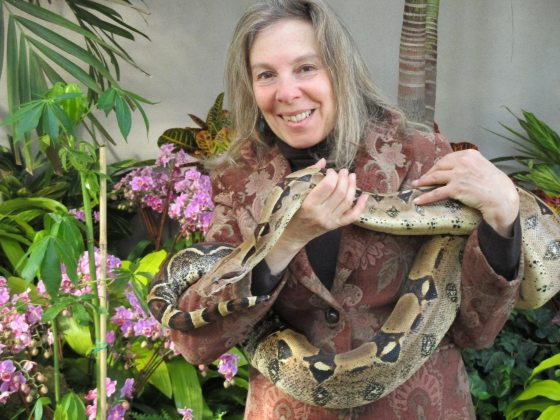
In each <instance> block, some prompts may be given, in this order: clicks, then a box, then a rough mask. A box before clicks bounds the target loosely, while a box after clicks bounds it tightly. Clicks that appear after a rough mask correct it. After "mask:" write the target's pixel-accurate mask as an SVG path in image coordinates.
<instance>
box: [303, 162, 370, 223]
mask: <svg viewBox="0 0 560 420" xmlns="http://www.w3.org/2000/svg"><path fill="white" fill-rule="evenodd" d="M356 190H357V187H356V174H353V173H352V174H350V173H349V171H348V170H347V169H341V170H340V171H339V172H336V171H335V170H334V169H327V171H326V173H325V177H324V178H323V179H322V180H321V182H319V184H317V186H316V187H315V188H313V190H312V191H311V192H310V193H309V195H308V196H307V198H306V199H305V200H304V202H303V204H302V207H301V209H302V210H303V211H304V212H305V217H306V218H309V219H310V220H313V222H312V223H315V224H317V225H318V226H320V227H321V229H322V230H324V231H328V230H332V229H336V228H338V227H340V226H345V225H347V224H350V223H352V222H354V221H355V220H356V219H357V218H358V217H359V214H360V213H361V211H363V209H364V207H365V198H364V199H362V200H357V201H355V195H356Z"/></svg>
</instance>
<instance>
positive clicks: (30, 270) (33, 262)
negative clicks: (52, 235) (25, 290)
mask: <svg viewBox="0 0 560 420" xmlns="http://www.w3.org/2000/svg"><path fill="white" fill-rule="evenodd" d="M48 245H49V240H48V238H47V237H45V232H44V231H41V232H39V233H37V236H36V237H35V240H34V241H33V244H31V246H30V247H29V250H28V251H27V254H28V255H29V258H28V259H27V262H26V263H25V266H24V267H23V269H22V271H21V276H22V277H23V278H24V279H25V280H26V281H27V282H28V283H30V282H31V281H32V280H33V279H34V278H35V276H36V275H37V272H38V271H39V267H41V263H42V261H43V258H44V256H45V253H46V251H47V247H48Z"/></svg>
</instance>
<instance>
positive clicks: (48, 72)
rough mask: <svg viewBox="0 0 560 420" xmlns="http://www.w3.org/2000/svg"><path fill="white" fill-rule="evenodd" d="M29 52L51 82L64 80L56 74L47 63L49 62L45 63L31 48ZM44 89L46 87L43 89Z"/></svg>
mask: <svg viewBox="0 0 560 420" xmlns="http://www.w3.org/2000/svg"><path fill="white" fill-rule="evenodd" d="M30 53H33V55H34V56H35V59H36V60H37V64H38V66H39V68H40V69H41V71H42V72H43V73H44V74H45V76H46V77H47V78H48V79H49V81H50V82H51V83H52V84H55V83H62V82H64V80H63V79H62V76H61V75H60V74H58V73H57V72H56V71H55V70H54V69H53V68H52V67H51V66H50V65H49V63H47V62H46V61H45V60H43V59H42V58H41V57H39V56H38V55H37V54H35V52H33V50H31V51H30ZM46 90H47V89H45V91H46Z"/></svg>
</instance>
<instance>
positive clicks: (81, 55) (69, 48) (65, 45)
mask: <svg viewBox="0 0 560 420" xmlns="http://www.w3.org/2000/svg"><path fill="white" fill-rule="evenodd" d="M16 20H17V21H18V22H19V23H21V24H22V25H23V26H25V27H26V28H28V29H29V30H30V31H32V32H33V33H34V34H36V35H38V36H39V37H41V38H43V39H44V40H45V41H47V42H49V43H50V44H52V45H54V46H56V47H58V48H60V49H61V50H63V51H66V52H67V53H68V54H70V55H71V56H73V57H76V58H77V59H78V60H81V61H83V62H84V63H86V64H88V65H90V66H91V67H93V68H95V70H97V71H98V72H99V73H100V74H101V75H103V77H105V78H106V79H107V80H109V81H110V82H111V83H112V84H114V85H118V83H117V81H116V80H115V79H113V76H112V75H111V73H110V72H109V71H108V70H107V67H106V66H105V65H104V64H103V63H102V62H101V61H99V60H98V59H97V58H96V57H95V56H93V55H92V54H91V53H90V52H88V51H87V50H85V49H84V48H82V47H80V46H79V45H78V44H76V43H74V42H72V41H70V40H68V38H65V37H63V36H61V35H59V34H57V33H56V32H54V31H51V30H50V29H48V28H46V27H44V26H42V25H39V24H37V23H35V22H33V21H31V20H29V19H26V18H24V17H21V16H19V17H17V18H16Z"/></svg>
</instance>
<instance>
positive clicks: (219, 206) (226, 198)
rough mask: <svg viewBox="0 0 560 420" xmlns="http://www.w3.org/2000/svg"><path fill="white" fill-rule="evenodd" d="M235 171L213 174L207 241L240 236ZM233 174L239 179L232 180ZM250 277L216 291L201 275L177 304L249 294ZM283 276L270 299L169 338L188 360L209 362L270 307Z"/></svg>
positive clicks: (190, 306) (235, 240)
mask: <svg viewBox="0 0 560 420" xmlns="http://www.w3.org/2000/svg"><path fill="white" fill-rule="evenodd" d="M231 172H234V171H226V173H225V174H224V173H222V174H219V175H217V176H213V178H212V188H213V190H212V191H213V199H214V204H215V208H214V215H213V219H212V223H211V225H210V226H211V227H210V229H209V231H208V233H207V235H206V240H207V241H208V242H223V243H227V244H230V245H234V246H237V245H239V244H240V243H241V242H242V240H243V234H244V233H245V232H242V226H243V225H250V223H244V218H245V217H248V216H247V214H246V213H245V210H244V206H242V205H240V203H239V202H238V200H237V199H236V196H237V195H238V194H237V192H236V191H235V187H232V185H234V184H237V183H238V182H239V179H240V175H239V173H237V172H236V173H235V174H232V173H231ZM232 176H235V178H236V179H237V180H238V181H237V182H235V183H232V182H231V180H232V178H231V177H232ZM251 277H252V273H249V274H248V275H247V276H245V278H243V279H241V280H239V281H237V282H236V283H232V284H227V285H224V286H223V287H216V288H215V289H219V290H218V291H216V292H211V293H208V290H204V282H203V280H204V277H202V278H201V279H200V280H199V281H198V282H197V283H195V284H194V285H192V286H191V287H189V288H188V289H187V290H186V291H185V292H184V293H183V295H182V296H181V298H180V300H179V308H180V309H181V310H184V311H193V310H196V309H200V308H203V307H206V306H210V305H216V304H218V303H220V302H225V301H227V300H230V299H235V298H242V297H248V296H251ZM284 283H285V279H282V280H281V281H280V283H279V284H278V285H277V286H276V287H275V288H274V289H273V290H272V291H271V292H270V299H269V300H268V301H265V302H263V303H260V304H258V305H257V306H254V307H252V308H249V309H245V310H242V311H240V312H236V313H233V314H231V315H228V316H225V317H223V318H220V319H218V320H217V321H214V322H212V323H210V324H208V325H205V326H203V327H200V328H198V329H195V330H193V331H190V332H181V331H177V330H171V339H172V341H173V343H174V345H175V349H176V350H177V351H179V352H180V353H181V354H182V355H183V356H184V357H185V358H186V359H187V360H188V361H189V362H190V363H193V364H208V363H210V362H212V361H213V360H215V359H216V358H217V357H218V356H220V355H221V354H223V353H224V352H226V351H227V350H229V349H230V348H231V347H233V346H235V345H237V344H239V343H240V342H242V341H243V340H244V339H245V337H246V336H247V334H248V333H249V332H250V331H251V329H252V328H253V327H254V325H255V324H256V323H257V322H258V321H259V320H260V319H261V318H262V317H263V316H264V315H265V314H266V313H267V312H268V311H269V310H270V308H271V306H272V305H273V303H274V301H275V300H276V298H277V297H278V294H279V293H280V290H281V289H282V288H283V285H284ZM216 286H218V285H216Z"/></svg>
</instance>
